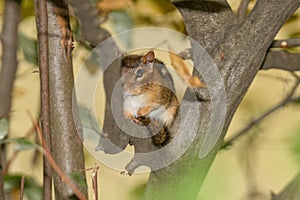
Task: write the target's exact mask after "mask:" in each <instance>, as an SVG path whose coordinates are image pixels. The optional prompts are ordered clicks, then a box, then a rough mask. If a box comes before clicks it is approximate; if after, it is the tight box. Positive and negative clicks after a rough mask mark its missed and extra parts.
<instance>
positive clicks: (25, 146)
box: [0, 137, 39, 151]
mask: <svg viewBox="0 0 300 200" xmlns="http://www.w3.org/2000/svg"><path fill="white" fill-rule="evenodd" d="M7 143H16V145H15V147H14V150H15V151H23V150H31V149H37V148H38V147H39V145H37V144H34V143H32V142H31V141H30V140H28V139H26V138H23V137H18V138H10V139H5V140H1V141H0V144H7Z"/></svg>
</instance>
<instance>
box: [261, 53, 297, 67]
mask: <svg viewBox="0 0 300 200" xmlns="http://www.w3.org/2000/svg"><path fill="white" fill-rule="evenodd" d="M261 69H282V70H286V71H300V53H290V52H288V51H285V50H282V51H272V50H270V51H269V52H268V53H267V55H266V57H265V59H264V62H263V64H262V66H261Z"/></svg>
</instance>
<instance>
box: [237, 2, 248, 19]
mask: <svg viewBox="0 0 300 200" xmlns="http://www.w3.org/2000/svg"><path fill="white" fill-rule="evenodd" d="M250 1H251V0H241V3H240V6H239V8H238V12H237V15H238V17H239V18H240V19H245V18H246V16H247V10H248V6H249V3H250Z"/></svg>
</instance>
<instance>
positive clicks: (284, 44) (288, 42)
mask: <svg viewBox="0 0 300 200" xmlns="http://www.w3.org/2000/svg"><path fill="white" fill-rule="evenodd" d="M298 46H300V38H288V39H283V40H274V41H273V42H272V44H271V46H270V48H288V47H298Z"/></svg>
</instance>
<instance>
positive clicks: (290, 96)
mask: <svg viewBox="0 0 300 200" xmlns="http://www.w3.org/2000/svg"><path fill="white" fill-rule="evenodd" d="M292 74H293V75H294V76H295V78H296V79H297V80H296V83H295V85H294V86H293V88H292V89H291V91H290V92H289V93H288V95H287V96H286V97H285V98H284V99H283V100H282V101H281V102H280V103H279V104H277V105H275V106H273V107H272V108H271V109H269V110H268V111H266V112H265V113H263V114H262V115H260V116H259V117H257V118H256V119H254V120H253V121H251V122H250V123H249V124H248V125H247V126H245V127H244V128H243V129H242V130H240V131H239V132H237V133H236V134H235V135H234V136H232V137H230V138H229V139H228V140H227V141H225V142H224V144H223V147H222V148H226V147H228V146H230V145H232V144H233V143H234V142H235V141H236V140H237V139H239V138H240V137H242V136H243V135H245V134H246V133H247V132H248V131H249V130H250V129H251V128H253V126H255V125H257V124H258V123H260V122H261V121H262V120H264V119H265V118H266V117H268V116H269V115H270V114H272V113H274V112H275V111H277V110H279V109H280V108H282V107H283V106H285V105H287V104H288V103H291V102H294V101H295V100H297V99H298V98H293V96H294V94H295V92H296V89H297V88H298V86H299V84H300V78H299V77H298V76H297V75H296V74H295V73H292Z"/></svg>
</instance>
